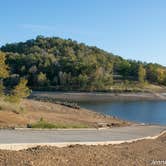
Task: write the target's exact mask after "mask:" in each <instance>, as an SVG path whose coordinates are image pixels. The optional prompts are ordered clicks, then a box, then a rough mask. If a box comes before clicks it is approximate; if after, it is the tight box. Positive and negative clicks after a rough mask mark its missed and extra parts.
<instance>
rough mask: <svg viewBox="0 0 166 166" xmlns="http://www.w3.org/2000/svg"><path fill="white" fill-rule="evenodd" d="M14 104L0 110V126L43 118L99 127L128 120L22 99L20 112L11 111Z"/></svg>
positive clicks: (120, 124)
mask: <svg viewBox="0 0 166 166" xmlns="http://www.w3.org/2000/svg"><path fill="white" fill-rule="evenodd" d="M14 107H15V106H10V107H9V106H6V107H5V108H4V109H3V107H2V108H1V110H0V128H8V127H26V126H27V124H31V123H35V122H37V121H39V119H40V118H43V119H44V120H45V121H48V122H51V123H56V124H57V123H58V124H65V125H69V126H71V125H78V126H81V125H82V126H87V127H101V125H103V124H104V125H107V126H108V127H112V126H126V125H129V124H130V123H129V122H125V121H123V120H120V119H117V118H114V117H111V116H105V115H102V114H98V113H95V112H92V111H89V110H86V109H74V108H69V107H66V106H62V105H60V104H53V103H49V102H39V101H34V100H23V102H22V103H21V105H20V107H21V108H22V109H23V111H22V112H21V113H19V114H18V113H16V112H15V111H13V109H14Z"/></svg>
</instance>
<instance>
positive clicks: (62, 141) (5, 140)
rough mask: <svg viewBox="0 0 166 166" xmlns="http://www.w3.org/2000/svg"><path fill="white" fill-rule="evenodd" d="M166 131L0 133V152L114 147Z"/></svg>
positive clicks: (160, 128) (152, 127)
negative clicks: (1, 150) (49, 148)
mask: <svg viewBox="0 0 166 166" xmlns="http://www.w3.org/2000/svg"><path fill="white" fill-rule="evenodd" d="M164 131H166V126H155V125H149V126H147V125H146V126H144V125H136V126H129V127H117V128H111V129H100V130H99V129H74V130H27V129H17V130H0V149H8V150H20V149H26V148H28V147H34V146H37V145H50V146H59V147H61V146H67V145H71V144H86V145H95V144H105V143H107V144H108V143H109V144H111V143H112V144H113V143H123V142H132V141H135V140H140V139H144V138H153V137H155V136H157V135H159V134H160V133H162V132H164Z"/></svg>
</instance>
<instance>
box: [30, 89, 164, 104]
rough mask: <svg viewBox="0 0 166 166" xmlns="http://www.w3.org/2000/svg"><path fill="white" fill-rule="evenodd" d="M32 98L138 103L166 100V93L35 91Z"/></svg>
mask: <svg viewBox="0 0 166 166" xmlns="http://www.w3.org/2000/svg"><path fill="white" fill-rule="evenodd" d="M31 97H32V98H39V99H40V98H50V99H55V100H60V101H61V100H62V101H71V102H89V101H91V102H98V101H100V102H101V101H107V102H110V101H120V100H122V101H138V100H144V101H145V100H147V101H149V100H150V101H153V100H166V93H157V92H151V93H150V92H149V93H143V92H139V93H102V92H45V91H34V92H33V93H32V94H31Z"/></svg>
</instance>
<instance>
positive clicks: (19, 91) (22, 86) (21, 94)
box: [11, 78, 30, 102]
mask: <svg viewBox="0 0 166 166" xmlns="http://www.w3.org/2000/svg"><path fill="white" fill-rule="evenodd" d="M27 82H28V81H27V80H26V79H24V78H21V79H20V82H19V84H18V85H16V86H15V88H14V89H13V91H12V95H11V97H13V98H14V100H13V101H14V102H20V100H21V99H22V98H25V97H28V96H29V95H30V89H29V88H28V87H27Z"/></svg>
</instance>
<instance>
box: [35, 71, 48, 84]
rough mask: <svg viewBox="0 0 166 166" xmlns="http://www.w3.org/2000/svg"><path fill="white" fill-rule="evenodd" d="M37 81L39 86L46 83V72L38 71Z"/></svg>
mask: <svg viewBox="0 0 166 166" xmlns="http://www.w3.org/2000/svg"><path fill="white" fill-rule="evenodd" d="M37 82H38V85H40V86H44V85H47V83H48V80H47V76H46V74H44V73H42V72H40V73H39V74H38V76H37Z"/></svg>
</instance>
